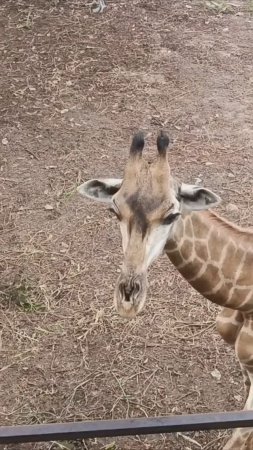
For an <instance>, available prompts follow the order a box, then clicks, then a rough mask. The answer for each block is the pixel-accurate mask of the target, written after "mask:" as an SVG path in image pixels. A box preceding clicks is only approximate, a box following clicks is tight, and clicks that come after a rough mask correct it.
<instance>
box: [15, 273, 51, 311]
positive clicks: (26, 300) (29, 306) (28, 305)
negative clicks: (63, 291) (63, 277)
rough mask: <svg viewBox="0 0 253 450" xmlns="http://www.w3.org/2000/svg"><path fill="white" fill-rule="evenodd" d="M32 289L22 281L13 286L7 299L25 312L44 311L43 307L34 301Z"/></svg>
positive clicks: (34, 294)
mask: <svg viewBox="0 0 253 450" xmlns="http://www.w3.org/2000/svg"><path fill="white" fill-rule="evenodd" d="M35 296H36V293H35V291H34V289H32V287H31V286H30V285H29V284H28V283H27V282H26V281H24V280H22V281H21V282H20V283H19V284H18V285H15V286H13V287H12V288H11V289H10V292H9V298H10V300H11V301H12V302H14V303H16V305H18V306H19V307H20V308H21V309H22V310H23V311H25V312H37V311H44V310H45V305H43V304H42V303H40V302H38V301H36V299H35Z"/></svg>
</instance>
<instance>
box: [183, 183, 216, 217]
mask: <svg viewBox="0 0 253 450" xmlns="http://www.w3.org/2000/svg"><path fill="white" fill-rule="evenodd" d="M178 200H179V201H180V202H181V204H182V205H183V207H184V208H185V209H188V210H191V211H201V210H203V209H210V208H213V207H214V206H216V205H218V204H219V203H220V201H221V199H220V197H219V196H218V195H216V194H214V192H212V191H210V190H209V189H206V188H204V187H202V186H197V185H194V184H185V183H182V184H181V186H180V187H179V190H178Z"/></svg>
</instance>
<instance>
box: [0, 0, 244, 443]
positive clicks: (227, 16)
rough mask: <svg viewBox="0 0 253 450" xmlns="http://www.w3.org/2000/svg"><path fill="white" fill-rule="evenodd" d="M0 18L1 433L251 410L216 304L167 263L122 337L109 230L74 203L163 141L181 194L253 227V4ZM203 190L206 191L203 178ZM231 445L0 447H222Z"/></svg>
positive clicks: (212, 436)
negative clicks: (135, 153) (208, 195)
mask: <svg viewBox="0 0 253 450" xmlns="http://www.w3.org/2000/svg"><path fill="white" fill-rule="evenodd" d="M107 5H108V7H107V9H106V10H105V11H104V12H103V13H102V14H95V13H93V12H92V11H90V8H89V5H88V4H87V2H85V1H84V0H50V1H49V0H43V1H42V0H36V1H35V0H30V1H28V0H18V1H17V0H1V3H0V51H1V74H0V86H1V89H0V124H1V128H0V214H1V220H0V233H1V234H0V244H1V247H0V249H1V254H0V270H1V284H0V298H1V305H0V320H1V333H0V336H1V360H0V361H1V362H0V365H1V367H0V423H1V424H2V425H3V424H5V425H11V424H32V423H44V422H55V421H58V422H61V421H78V420H91V419H95V418H96V419H99V418H102V419H110V418H126V417H140V416H154V415H158V416H160V415H168V414H171V413H174V414H182V413H194V412H208V411H228V410H235V409H241V408H242V407H243V384H242V378H241V374H240V370H239V366H238V364H237V362H236V360H235V357H234V352H233V350H232V349H230V348H228V347H227V346H226V345H225V344H224V343H223V342H222V340H221V338H220V337H219V336H218V335H217V333H216V331H215V324H214V320H215V315H216V313H217V310H218V309H217V307H216V306H214V305H212V304H211V303H208V302H207V301H205V300H204V299H203V298H202V297H201V296H200V295H198V294H197V293H195V292H194V291H193V290H192V289H191V288H190V287H189V286H188V285H187V283H186V282H185V281H184V280H182V278H181V277H180V276H179V275H178V274H177V273H176V271H175V270H174V269H173V267H172V266H171V264H170V263H169V261H168V260H167V259H166V258H165V257H161V258H160V259H159V260H158V261H157V262H156V263H155V264H154V265H153V267H152V269H151V271H150V278H149V280H150V289H149V300H148V303H147V306H146V308H145V310H144V312H143V313H142V314H141V315H140V316H139V317H138V318H137V319H136V320H133V321H130V322H127V321H124V320H123V319H121V318H119V317H118V316H117V314H116V313H115V311H114V309H113V306H112V292H113V287H114V283H115V280H116V277H117V276H118V270H119V269H118V267H119V265H120V262H121V241H120V234H119V229H118V225H117V223H116V220H115V219H114V217H111V215H110V213H109V212H108V211H107V210H106V209H105V208H104V207H103V206H97V205H93V204H92V203H89V202H87V203H86V202H85V201H84V200H83V199H82V198H79V197H78V195H77V194H76V187H77V186H78V184H80V182H81V181H84V180H86V179H88V178H91V177H94V176H107V175H108V176H115V177H117V176H118V177H120V176H121V175H122V171H123V168H124V164H125V161H126V158H127V154H128V149H129V143H130V140H131V137H132V134H133V132H134V131H136V130H137V129H139V128H142V129H144V130H145V131H147V132H148V133H150V137H149V145H150V154H152V151H153V150H152V146H153V144H154V142H155V138H156V134H157V131H158V130H160V128H161V127H162V126H165V127H166V129H167V130H168V131H169V133H170V135H171V137H172V139H173V146H172V149H171V153H170V163H171V167H172V169H173V171H174V174H175V175H176V176H178V177H179V178H180V179H181V180H184V181H185V182H192V183H194V182H195V181H196V179H199V180H202V182H203V183H204V184H205V185H206V186H208V187H210V188H212V189H213V190H214V191H215V192H217V193H218V194H220V195H221V197H222V199H223V203H222V205H221V207H220V208H219V211H220V212H221V213H222V214H224V215H225V216H226V217H227V218H230V219H232V220H233V221H235V222H236V223H239V224H241V225H250V224H251V225H252V222H253V220H252V218H253V200H252V199H253V196H252V193H253V190H252V186H253V185H252V179H253V164H252V149H253V126H252V117H253V53H252V40H253V22H252V13H253V3H252V1H251V0H247V1H243V0H236V1H235V0H234V1H231V2H227V1H225V0H224V1H223V0H219V1H218V0H217V1H216V2H214V1H212V0H210V1H204V0H203V1H202V0H199V1H198V0H196V1H191V0H188V1H184V0H176V1H173V0H128V1H127V0H111V1H109V0H108V1H107ZM199 180H198V181H199ZM227 434H228V433H227V432H209V433H203V432H201V433H200V432H198V433H190V434H187V433H185V434H181V435H170V436H151V437H141V438H139V437H134V438H119V439H102V440H89V441H86V442H78V443H77V442H76V443H74V442H65V443H61V445H60V444H59V443H53V442H51V443H47V444H26V445H23V446H22V445H9V446H2V448H3V449H8V450H10V449H11V450H19V449H23V450H24V449H34V450H49V449H51V450H53V449H54V450H57V449H68V450H74V449H75V450H77V449H86V450H87V449H89V450H90V449H92V450H94V449H96V450H98V449H107V450H109V449H110V450H116V449H117V450H128V449H133V450H140V449H152V450H163V449H168V450H190V449H191V450H195V449H202V450H215V449H218V448H220V445H222V442H223V441H224V439H226V436H227Z"/></svg>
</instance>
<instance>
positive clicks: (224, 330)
mask: <svg viewBox="0 0 253 450" xmlns="http://www.w3.org/2000/svg"><path fill="white" fill-rule="evenodd" d="M243 322H244V318H243V314H242V313H241V312H240V311H235V310H234V309H230V308H222V310H221V311H220V312H219V314H218V316H217V318H216V328H217V330H218V332H219V333H220V335H221V337H222V338H223V339H224V341H225V342H227V344H230V345H233V346H234V345H235V343H236V339H237V336H238V333H239V331H240V329H241V328H242V325H243Z"/></svg>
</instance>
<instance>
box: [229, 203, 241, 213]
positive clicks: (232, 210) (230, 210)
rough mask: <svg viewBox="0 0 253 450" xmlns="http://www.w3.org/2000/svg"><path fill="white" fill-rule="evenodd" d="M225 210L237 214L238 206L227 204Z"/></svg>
mask: <svg viewBox="0 0 253 450" xmlns="http://www.w3.org/2000/svg"><path fill="white" fill-rule="evenodd" d="M226 210H227V211H228V212H236V213H238V212H239V208H238V206H236V205H235V204H234V203H228V205H227V207H226Z"/></svg>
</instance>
